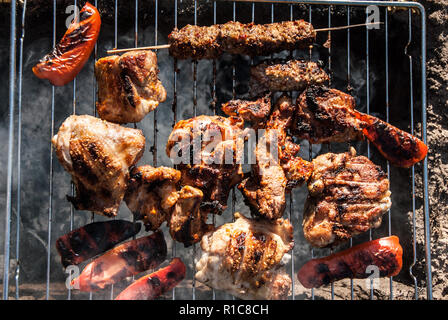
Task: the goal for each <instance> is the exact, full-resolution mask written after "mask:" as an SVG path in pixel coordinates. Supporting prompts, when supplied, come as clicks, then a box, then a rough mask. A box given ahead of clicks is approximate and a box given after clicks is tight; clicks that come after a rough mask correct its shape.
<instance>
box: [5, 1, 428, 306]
mask: <svg viewBox="0 0 448 320" xmlns="http://www.w3.org/2000/svg"><path fill="white" fill-rule="evenodd" d="M154 1H155V12H154V13H153V15H154V30H155V32H154V41H153V43H154V45H157V44H158V38H157V36H158V26H159V21H158V20H159V14H160V12H159V5H158V0H154ZM179 1H180V0H175V1H174V4H173V6H174V14H175V16H174V26H173V27H178V15H179V12H178V6H179ZM98 2H100V3H98ZM180 2H181V1H180ZM204 2H205V1H204ZM207 2H209V1H207ZM225 2H229V1H212V12H213V23H215V24H216V23H221V22H225V21H217V20H218V19H217V10H219V7H220V6H221V5H224V4H226V3H225ZM269 4H270V7H271V21H258V19H256V16H255V8H256V6H259V5H269ZM299 4H300V5H302V6H301V7H300V10H303V6H306V7H307V10H308V20H309V21H310V22H312V21H313V12H314V10H315V9H316V8H320V9H322V8H324V9H325V8H326V10H328V20H327V23H328V27H331V26H332V12H333V9H334V8H338V7H344V8H345V9H346V23H347V25H350V23H351V20H350V19H351V13H352V10H354V8H364V7H367V6H369V5H375V6H378V7H379V8H381V10H382V11H383V13H382V14H383V15H384V20H383V23H384V46H385V52H384V59H385V83H386V84H385V88H386V94H385V106H386V107H385V115H386V121H389V111H390V106H389V102H390V99H389V98H390V83H389V79H390V78H389V72H390V67H391V66H390V65H389V54H390V52H389V50H390V44H389V31H390V30H389V17H390V16H391V15H393V14H394V11H393V10H392V11H391V10H390V9H391V8H392V9H404V10H407V11H408V17H407V18H408V19H407V22H406V23H407V30H408V43H407V46H406V48H405V52H404V54H406V55H407V56H408V57H409V79H410V81H409V93H410V99H409V100H410V105H409V112H410V118H411V122H410V128H411V133H414V125H415V123H414V100H415V101H418V104H419V105H420V106H421V134H422V140H423V141H424V142H425V143H426V74H425V72H426V68H425V64H426V43H425V35H426V25H425V11H424V8H423V6H422V5H420V4H419V3H415V2H399V3H398V2H390V1H383V2H382V1H324V0H322V1H311V0H308V1H307V0H302V1H293V0H290V1H264V0H260V1H247V0H240V1H232V10H233V11H232V14H233V15H232V18H233V20H234V21H236V20H237V17H238V15H237V12H238V8H242V7H240V6H244V10H251V19H252V22H256V23H267V22H274V21H275V13H276V8H277V7H276V6H279V5H281V6H282V7H281V8H282V9H285V8H288V9H289V16H290V19H291V20H293V19H294V17H295V15H294V14H295V12H296V10H299V9H298V5H299ZM16 5H17V3H16V0H11V29H10V31H11V33H10V37H11V38H10V41H11V46H10V73H9V79H10V83H9V140H8V157H7V163H8V164H7V181H6V182H7V184H6V187H7V192H6V211H5V232H4V269H3V299H8V298H9V296H10V294H9V291H10V289H9V288H10V287H9V286H10V284H9V282H10V271H11V270H10V264H9V261H10V258H11V251H12V249H13V248H15V256H14V258H15V259H16V261H17V262H18V263H17V266H16V268H15V270H14V282H15V298H16V299H19V298H20V297H21V295H20V291H19V285H20V270H21V269H20V260H21V256H20V249H21V248H20V245H19V244H20V242H21V239H20V238H21V236H22V233H23V230H21V227H20V226H21V224H20V223H19V222H20V219H21V208H22V203H21V192H22V189H21V188H22V185H21V180H22V171H21V162H22V158H21V156H22V153H23V150H22V145H21V143H22V95H23V94H22V91H23V88H22V84H23V72H24V70H23V65H24V61H23V60H24V58H23V51H24V39H25V30H26V27H25V18H26V14H27V1H26V0H24V1H23V4H22V6H21V10H22V11H21V16H20V18H21V21H20V22H19V23H20V27H16V14H17V12H16V10H17V8H16ZM74 5H75V6H77V5H78V3H77V1H76V0H74ZM94 5H95V6H97V7H98V6H99V7H100V8H101V1H98V0H95V1H94ZM134 5H135V13H134V17H135V20H134V45H135V46H136V47H138V45H139V32H138V31H139V19H138V18H139V1H138V0H135V3H134ZM226 5H227V4H226ZM56 10H57V1H56V0H53V15H52V16H53V19H52V21H51V22H50V23H52V30H53V33H52V44H53V46H54V45H55V44H56V17H57V14H56ZM241 10H243V9H241ZM118 13H119V12H118V0H115V3H114V39H113V40H114V41H113V43H114V47H115V48H117V47H118V34H119V31H120V30H119V23H118ZM416 16H419V17H420V25H419V26H418V28H419V29H420V39H417V40H418V41H419V46H420V48H419V49H420V52H421V55H420V56H419V57H418V59H419V63H418V64H419V66H418V69H419V72H420V73H421V74H420V79H419V80H420V82H421V83H420V86H421V88H420V91H418V96H417V95H415V94H414V87H413V82H414V71H413V68H414V67H415V65H414V64H413V56H412V55H411V54H410V52H408V47H409V46H410V45H411V43H412V42H417V40H416V39H414V38H415V36H414V35H413V33H412V30H413V29H412V27H413V24H412V22H413V20H414V18H415V17H416ZM160 17H163V16H160ZM190 23H194V24H197V23H198V0H195V1H194V15H193V17H192V21H191V22H190ZM339 32H342V31H339ZM345 32H346V37H347V38H346V39H347V70H346V72H347V76H346V77H347V81H346V85H347V90H349V89H350V88H351V84H352V81H353V79H352V77H351V72H352V70H351V61H350V60H351V55H350V52H351V45H352V41H353V39H352V38H351V30H350V29H347V30H346V31H345ZM369 32H370V31H369V29H367V28H366V31H365V46H366V51H365V61H366V74H365V81H366V88H367V92H366V96H367V99H366V104H367V113H370V104H369V102H370V94H371V92H370V79H371V74H370V69H369V67H370V56H369V52H370V47H369V46H370V45H371V44H370V43H369ZM331 35H332V32H331V31H328V37H329V38H330V39H331ZM17 36H19V42H18V46H17V43H16V37H17ZM17 50H18V55H17V56H16V54H17V52H16V51H17ZM293 55H294V52H290V56H291V57H292V56H293ZM93 56H94V62H95V61H96V60H97V57H98V49H97V46H96V45H95V50H94V53H93ZM312 56H313V52H312V49H310V52H309V57H310V59H311V58H312ZM17 60H18V61H17ZM172 63H173V72H172V81H173V88H172V93H171V94H172V96H173V97H172V98H173V100H172V111H173V119H172V120H173V121H172V124H173V125H174V123H176V122H177V121H178V120H179V117H180V115H179V110H178V109H179V108H178V101H179V100H178V95H179V94H180V92H179V88H180V87H179V83H178V82H179V70H178V62H177V60H176V59H173V61H172ZM211 63H212V72H213V77H212V80H213V83H212V84H211V87H210V88H211V106H212V112H213V114H217V113H218V108H219V107H218V106H217V63H218V62H217V60H213V61H212V62H211ZM251 63H253V61H252V60H251ZM16 65H18V70H16ZM327 68H328V70H329V74H330V75H332V46H331V45H330V46H329V47H328V61H327ZM191 71H192V74H193V83H192V84H182V85H184V86H189V85H192V87H191V90H192V97H193V115H194V116H196V115H197V113H198V62H197V61H192V62H191ZM231 79H232V98H235V97H236V96H237V93H236V86H237V77H236V57H235V56H234V57H232V68H231ZM92 81H93V83H94V86H93V89H92V97H93V101H92V106H93V108H92V114H93V115H96V110H95V103H96V90H97V86H96V83H95V78H94V77H93V80H92ZM69 86H70V85H68V86H67V88H66V90H69ZM72 90H73V91H72V95H73V100H72V113H73V114H76V112H77V110H76V107H77V82H76V79H75V80H74V81H73V87H72ZM166 107H167V106H166V105H161V108H166ZM403 112H404V111H403ZM152 114H153V128H154V129H153V146H152V148H151V152H152V156H153V157H152V158H153V165H155V166H156V165H157V143H158V138H160V137H159V136H158V126H159V123H158V122H157V109H156V110H154V111H153V113H152ZM16 116H17V119H16V118H15V117H16ZM49 116H50V117H51V128H50V135H49V136H48V138H50V137H52V136H53V135H54V133H55V131H54V130H55V87H53V86H52V87H51V107H50V115H49ZM148 118H149V116H148V117H147V119H148ZM144 121H148V120H144ZM163 125H165V124H163ZM134 127H136V128H137V127H138V125H137V124H134ZM15 134H17V137H15ZM145 135H146V136H147V137H150V133H149V132H145ZM162 138H165V137H162ZM148 140H149V139H148ZM45 143H49V142H48V141H47V142H45ZM325 148H327V150H329V151H331V150H332V145H328V146H323V149H325ZM50 149H51V147H50ZM313 153H315V151H314V152H313V146H312V145H310V146H309V154H308V157H309V159H312V158H313ZM367 156H368V157H370V156H371V152H370V146H369V145H368V143H367ZM48 162H49V172H48V177H49V180H48V183H49V185H48V188H49V198H48V208H49V209H48V213H47V214H48V219H47V222H48V229H47V239H46V240H47V243H46V245H47V257H46V261H47V269H46V279H45V281H46V290H45V297H46V298H47V299H48V298H49V297H50V285H51V281H50V275H51V272H52V270H51V258H52V251H51V248H52V247H54V242H55V240H56V239H55V238H57V237H59V236H60V234H58V235H54V234H53V230H52V225H53V221H54V212H53V201H54V198H53V195H54V191H55V190H54V183H53V180H54V159H53V152H50V153H49V154H48ZM14 166H16V171H15V172H14ZM427 166H428V165H427V159H425V160H424V162H423V165H422V177H421V178H422V181H423V186H422V188H423V213H424V240H425V257H424V264H425V267H426V296H427V298H428V299H432V281H431V252H430V240H431V239H430V232H429V200H428V168H427ZM387 174H388V177H390V175H391V167H390V166H389V163H388V162H387ZM13 175H16V179H17V184H16V190H13V189H14V188H13ZM411 175H412V182H411V184H412V199H411V202H412V239H413V243H412V248H413V254H412V257H413V261H412V264H411V265H410V268H409V270H408V272H409V274H410V276H411V277H412V279H413V281H414V298H415V299H418V298H419V288H418V279H417V278H416V276H414V274H413V269H412V268H413V267H414V266H415V265H416V263H417V262H418V261H419V259H421V257H420V258H419V257H418V256H417V249H416V248H417V242H416V241H417V240H416V239H417V235H416V234H417V233H416V232H417V228H416V176H417V172H416V170H415V169H414V167H412V168H411ZM392 183H393V181H392ZM71 192H72V193H73V192H74V187H73V184H72V185H71ZM14 193H15V194H17V196H16V201H17V202H16V203H15V210H16V219H17V220H16V230H15V239H12V235H11V225H12V223H11V222H12V218H13V217H12V212H13V207H14V204H13V203H12V201H13V199H14V198H13V194H14ZM236 198H237V197H236V194H235V189H234V190H233V192H232V193H231V206H230V208H231V211H232V212H233V211H234V209H235V205H236V201H237V199H236ZM393 208H394V206H392V210H393ZM301 210H302V206H301V205H300V206H297V205H294V199H293V193H291V196H290V197H289V212H288V213H287V214H288V215H289V218H290V219H292V216H293V213H294V212H296V213H297V214H298V215H299V216H300V214H301ZM391 215H392V212H391V211H389V212H388V215H387V227H388V231H387V234H388V235H391V234H392V221H391ZM227 216H230V215H229V214H227ZM90 220H91V221H92V222H93V221H94V220H95V216H94V215H93V214H92V216H91V219H90ZM213 222H216V218H215V216H213ZM384 223H386V222H384ZM69 225H70V230H72V229H73V228H74V208H73V207H72V206H71V208H70V216H69ZM76 227H78V226H76ZM296 227H298V226H297V225H296ZM382 236H385V235H382ZM369 238H370V239H372V231H370V234H369ZM295 240H296V243H297V242H299V241H303V240H302V239H295ZM350 246H352V240H350ZM178 250H179V248H177V246H176V244H175V243H174V242H173V243H172V256H173V257H174V256H176V255H177V254H178ZM191 251H192V252H191V257H192V258H191V260H190V261H185V262H186V264H188V265H189V267H190V268H192V269H193V270H194V257H195V255H196V251H197V246H196V245H194V246H193V247H192V249H191ZM318 251H319V250H311V251H310V258H311V257H314V256H316V255H319V254H318ZM53 254H54V253H53ZM292 255H294V249H293V251H292ZM288 266H289V268H290V275H291V278H292V292H295V291H294V289H295V288H296V287H297V286H298V285H299V284H297V282H296V272H297V271H298V269H296V265H295V263H294V259H291V264H290V265H288ZM402 272H405V271H402ZM192 274H193V275H194V273H192ZM190 280H191V297H192V298H193V299H195V298H196V290H197V288H196V282H195V280H194V277H192V278H191V279H190ZM337 285H338V284H337V283H336V284H332V285H331V298H332V299H334V298H335V286H337ZM389 286H390V291H389V292H390V294H389V295H390V299H393V298H394V288H393V281H392V278H390V281H389ZM211 291H212V298H213V299H215V298H216V297H217V292H215V291H214V290H211ZM310 294H311V298H312V299H314V298H315V290H313V289H311V290H310ZM350 296H351V299H355V294H354V284H353V280H351V281H350ZM113 297H114V288H113V286H112V288H111V289H110V298H111V299H112V298H113ZM71 298H72V292H71V290H70V289H68V291H67V299H71ZM89 298H90V299H93V295H92V293H91V294H90V295H89ZM176 298H179V295H178V294H177V293H176V289H173V291H172V299H176ZM290 298H291V299H295V298H297V296H296V294H293V295H292V296H291V297H290ZM370 298H371V299H373V298H374V290H373V285H372V282H371V286H370Z"/></svg>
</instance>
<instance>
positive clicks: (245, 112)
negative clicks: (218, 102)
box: [221, 94, 271, 128]
mask: <svg viewBox="0 0 448 320" xmlns="http://www.w3.org/2000/svg"><path fill="white" fill-rule="evenodd" d="M221 109H222V111H223V112H224V113H225V114H226V115H228V116H235V117H236V116H239V117H241V118H242V119H243V120H244V121H248V122H251V123H252V127H253V128H254V127H258V126H259V125H260V124H262V123H263V121H264V120H265V119H266V118H267V117H268V116H269V113H270V112H271V95H270V94H267V95H265V96H263V97H261V98H259V99H257V100H254V101H250V100H239V99H238V100H230V101H228V102H226V103H223V104H222V106H221Z"/></svg>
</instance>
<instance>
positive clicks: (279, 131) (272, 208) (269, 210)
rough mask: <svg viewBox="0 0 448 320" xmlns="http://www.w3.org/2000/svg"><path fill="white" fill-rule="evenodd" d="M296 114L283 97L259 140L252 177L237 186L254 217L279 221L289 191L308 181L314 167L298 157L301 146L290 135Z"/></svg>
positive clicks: (289, 102)
mask: <svg viewBox="0 0 448 320" xmlns="http://www.w3.org/2000/svg"><path fill="white" fill-rule="evenodd" d="M293 112H294V106H293V104H292V102H291V99H290V98H289V97H287V96H286V95H283V96H281V97H280V98H279V100H278V101H277V103H276V105H275V107H274V110H273V112H272V114H271V115H270V117H269V120H268V121H267V123H266V128H265V132H264V134H262V135H261V136H260V137H259V139H258V142H257V147H256V150H255V157H256V164H255V165H253V166H252V172H251V175H250V177H248V178H246V179H245V180H243V182H242V183H241V184H240V185H239V186H238V188H239V189H240V191H241V192H242V194H243V196H244V199H245V202H246V203H247V204H248V205H249V206H250V208H251V212H252V214H253V215H261V216H263V217H265V218H268V219H277V218H280V217H281V216H282V215H283V212H284V210H285V204H286V195H285V194H286V191H287V190H289V189H292V188H294V187H296V186H298V185H300V184H302V183H304V182H305V181H307V180H308V178H309V176H310V175H311V173H312V165H311V164H310V163H309V162H307V161H305V160H303V159H301V158H300V157H298V156H297V153H298V152H299V150H300V146H299V145H296V144H295V143H294V142H293V141H292V140H291V138H290V137H289V136H288V135H287V130H288V128H289V126H290V125H291V121H292V115H293Z"/></svg>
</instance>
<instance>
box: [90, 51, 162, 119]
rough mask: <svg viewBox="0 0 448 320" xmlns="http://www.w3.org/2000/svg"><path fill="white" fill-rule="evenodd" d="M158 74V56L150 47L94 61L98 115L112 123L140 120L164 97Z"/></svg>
mask: <svg viewBox="0 0 448 320" xmlns="http://www.w3.org/2000/svg"><path fill="white" fill-rule="evenodd" d="M158 73H159V69H158V67H157V56H156V54H155V53H154V52H152V51H150V50H136V51H130V52H127V53H125V54H123V55H122V56H116V55H115V56H108V57H105V58H101V59H99V60H98V61H97V62H96V64H95V76H96V79H97V82H98V102H97V110H98V114H99V116H100V118H101V119H104V120H108V121H111V122H115V123H129V122H139V121H140V120H142V119H143V118H144V117H145V116H146V115H147V114H148V113H149V112H151V111H152V110H154V109H155V108H157V106H158V105H159V103H160V102H164V101H165V100H166V91H165V88H164V87H163V85H162V83H161V82H160V81H159V79H158V77H157V75H158Z"/></svg>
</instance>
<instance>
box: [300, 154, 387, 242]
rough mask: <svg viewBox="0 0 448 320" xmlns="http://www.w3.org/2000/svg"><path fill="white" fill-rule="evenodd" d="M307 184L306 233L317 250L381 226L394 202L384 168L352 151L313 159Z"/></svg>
mask: <svg viewBox="0 0 448 320" xmlns="http://www.w3.org/2000/svg"><path fill="white" fill-rule="evenodd" d="M313 165H314V171H313V174H312V176H311V179H310V181H309V182H308V190H309V196H308V198H307V200H306V202H305V209H304V216H303V232H304V235H305V238H306V240H308V242H309V243H310V244H311V245H312V246H314V247H321V248H323V247H329V246H333V245H336V244H338V243H340V242H343V241H345V240H348V239H349V238H351V237H353V236H355V235H357V234H359V233H362V232H365V231H367V230H369V229H370V228H377V227H379V226H380V224H381V220H382V216H383V214H384V213H385V212H386V211H387V210H389V208H390V206H391V199H390V194H391V192H390V191H389V180H388V179H387V175H386V173H384V172H383V171H382V170H381V167H379V166H377V165H375V164H374V163H372V161H370V160H369V159H368V158H366V157H364V156H356V151H355V149H353V148H351V150H350V152H346V153H341V154H334V153H327V154H324V155H320V156H318V157H317V158H315V159H314V160H313Z"/></svg>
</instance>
